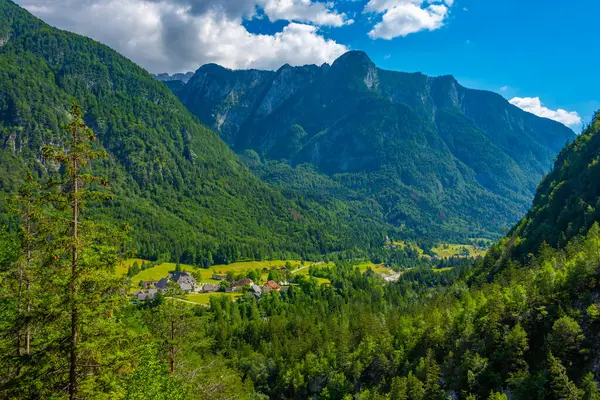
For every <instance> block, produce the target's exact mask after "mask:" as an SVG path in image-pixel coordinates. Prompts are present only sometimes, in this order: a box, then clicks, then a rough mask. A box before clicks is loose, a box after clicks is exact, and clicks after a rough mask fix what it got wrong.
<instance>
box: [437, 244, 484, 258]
mask: <svg viewBox="0 0 600 400" xmlns="http://www.w3.org/2000/svg"><path fill="white" fill-rule="evenodd" d="M431 251H433V252H434V253H435V254H436V255H437V256H438V257H439V258H450V257H483V256H485V253H486V250H483V249H481V248H479V247H476V246H473V245H471V244H448V243H442V244H440V245H439V246H437V247H434V248H432V249H431ZM467 252H468V255H467Z"/></svg>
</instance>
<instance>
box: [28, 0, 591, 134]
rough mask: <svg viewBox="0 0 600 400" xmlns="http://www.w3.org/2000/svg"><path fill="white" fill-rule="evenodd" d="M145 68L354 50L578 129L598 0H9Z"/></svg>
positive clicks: (269, 64)
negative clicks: (448, 78)
mask: <svg viewBox="0 0 600 400" xmlns="http://www.w3.org/2000/svg"><path fill="white" fill-rule="evenodd" d="M17 2H18V3H19V4H21V5H22V6H24V7H25V8H27V9H28V10H29V11H31V12H32V13H34V14H36V15H38V16H39V17H40V18H42V19H44V20H45V21H47V22H49V23H51V24H53V25H55V26H57V27H59V28H63V29H67V30H71V31H74V32H78V33H81V34H84V35H87V36H90V37H92V38H94V39H97V40H99V41H101V42H103V43H106V44H108V45H110V46H111V47H113V48H115V49H116V50H118V51H120V52H121V53H123V54H124V55H126V56H128V57H129V58H131V59H133V60H134V61H136V62H138V63H139V64H140V65H142V66H144V67H145V68H147V69H148V70H150V71H151V72H180V71H188V70H195V69H196V68H198V67H199V66H200V65H202V64H204V63H207V62H216V63H220V64H222V65H225V66H227V67H230V68H267V69H276V68H277V67H279V66H280V65H282V64H284V63H290V64H292V65H302V64H307V63H316V64H321V63H323V62H332V61H333V60H334V59H335V58H336V57H338V56H339V55H341V54H342V53H343V52H345V51H347V50H349V49H354V50H364V51H365V52H367V54H368V55H369V56H370V57H371V59H372V60H373V61H374V62H375V63H376V64H377V65H378V66H379V67H381V68H384V69H391V70H399V71H407V72H414V71H420V72H423V73H425V74H428V75H446V74H451V75H454V76H455V77H456V78H457V79H458V81H459V82H461V83H462V84H463V85H464V86H467V87H471V88H476V89H486V90H492V91H495V92H498V93H501V94H502V95H504V96H505V97H506V98H507V99H509V100H511V102H513V104H515V105H517V106H519V107H521V108H524V109H526V110H528V111H530V112H533V113H536V114H538V115H542V116H547V117H549V118H553V119H556V120H559V121H560V122H563V123H565V124H567V125H570V126H571V127H572V128H573V129H574V130H575V131H576V132H578V131H579V130H580V129H581V128H580V127H581V123H579V121H582V122H583V123H587V122H588V121H589V120H590V118H591V116H592V114H593V112H594V111H595V110H596V109H600V79H599V78H598V75H599V71H600V52H599V51H598V40H597V38H598V37H600V34H599V32H598V31H599V29H598V28H596V27H595V26H596V20H595V19H597V15H600V1H598V0H574V1H571V2H564V1H558V0H546V1H541V0H498V1H482V0H354V1H353V0H334V1H328V2H325V1H324V0H17Z"/></svg>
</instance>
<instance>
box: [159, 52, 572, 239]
mask: <svg viewBox="0 0 600 400" xmlns="http://www.w3.org/2000/svg"><path fill="white" fill-rule="evenodd" d="M170 87H171V88H172V90H173V91H174V92H175V93H176V94H177V96H178V97H179V98H180V100H181V101H182V102H183V103H184V104H185V105H186V106H187V108H188V109H189V110H190V111H191V112H192V113H194V114H195V115H197V116H198V117H199V118H200V119H201V120H202V121H203V122H204V123H206V124H207V125H208V126H210V127H211V128H212V129H214V130H215V131H217V132H218V133H219V135H220V136H221V138H222V139H223V140H224V141H225V142H226V143H227V144H228V145H229V146H230V147H231V148H232V149H234V150H235V151H236V152H237V153H238V154H242V155H243V157H242V158H243V159H244V160H246V161H248V160H249V159H251V160H252V162H251V166H252V168H253V170H254V171H255V172H256V173H257V174H258V175H259V176H261V177H262V178H263V179H266V180H267V181H268V182H270V183H272V184H276V185H279V186H281V187H283V188H285V189H290V188H293V189H294V190H297V191H298V192H300V193H302V194H307V195H308V194H311V193H314V192H319V193H321V194H329V195H331V196H334V197H337V198H340V199H342V200H347V199H348V198H352V197H357V196H358V197H359V198H362V199H367V198H368V199H370V200H372V201H374V202H375V203H377V204H378V205H379V206H380V207H381V210H382V212H383V215H384V218H385V220H386V222H389V223H391V224H393V225H395V226H397V227H403V228H406V230H407V231H413V232H419V233H420V234H421V235H423V234H425V235H439V236H440V237H446V238H447V237H462V236H465V235H466V236H473V235H483V236H490V235H492V236H494V235H497V234H499V233H500V232H501V230H502V228H503V226H508V225H511V224H513V223H514V222H515V221H517V220H518V219H519V218H521V217H522V216H523V215H524V213H525V212H526V210H527V209H528V207H529V205H530V202H531V200H532V198H533V194H534V191H535V188H536V185H537V184H538V182H539V181H540V180H541V178H542V177H543V176H544V175H545V174H546V173H547V172H548V171H549V169H550V167H551V166H552V160H553V158H554V157H555V156H556V154H557V153H558V151H559V150H560V149H561V148H562V147H563V146H564V145H565V143H566V142H567V141H569V140H572V139H573V138H574V137H575V134H574V132H573V131H572V130H571V129H569V128H567V127H565V126H564V125H562V124H560V123H557V122H555V121H552V120H549V119H544V118H539V117H537V116H535V115H533V114H530V113H527V112H525V111H523V110H521V109H519V108H517V107H515V106H513V105H511V104H510V103H509V102H508V101H506V100H505V99H504V98H503V97H502V96H500V95H498V94H496V93H492V92H486V91H479V90H471V89H467V88H464V87H462V86H461V85H460V84H459V83H458V82H457V81H456V80H455V79H454V78H453V77H452V76H441V77H428V76H425V75H423V74H421V73H403V72H396V71H386V70H382V69H379V68H377V66H376V65H375V64H374V63H373V62H372V61H371V60H370V59H369V57H368V56H367V55H366V54H365V53H364V52H361V51H350V52H348V53H346V54H344V55H342V56H341V57H340V58H338V59H337V60H336V61H335V62H334V63H333V64H332V65H328V64H324V65H321V66H316V65H306V66H302V67H291V66H289V65H287V64H286V65H284V66H282V67H281V68H279V69H278V70H277V71H261V70H230V69H226V68H224V67H221V66H219V65H216V64H207V65H204V66H202V67H200V68H199V69H198V70H197V71H196V73H195V74H194V76H193V77H192V78H191V79H190V80H189V82H188V83H187V84H185V85H177V86H173V85H171V86H170ZM249 152H250V153H249ZM252 152H255V153H256V155H258V158H256V157H253V156H252V154H253V153H252ZM248 155H250V158H248V157H247V156H248ZM274 170H277V171H278V172H277V173H273V171H274ZM283 171H285V174H284V173H283ZM307 171H310V175H311V177H308V176H307V173H308V172H307ZM283 175H285V177H283ZM313 180H314V181H315V182H317V181H318V182H321V183H320V184H314V182H312V181H313ZM309 181H310V182H309ZM323 182H327V184H325V186H320V185H322V184H323ZM333 186H335V187H337V188H338V189H336V190H332V189H331V188H332V187H333ZM339 187H343V188H344V189H345V191H342V192H343V194H340V190H339Z"/></svg>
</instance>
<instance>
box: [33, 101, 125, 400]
mask: <svg viewBox="0 0 600 400" xmlns="http://www.w3.org/2000/svg"><path fill="white" fill-rule="evenodd" d="M70 114H71V120H70V122H69V123H68V124H67V125H66V131H67V133H68V135H69V140H70V143H69V147H68V149H67V150H65V149H62V148H58V147H52V146H45V147H44V148H43V155H44V158H45V159H46V160H47V161H48V162H54V163H57V164H58V165H61V166H62V167H63V168H64V175H63V179H62V180H60V181H58V182H54V183H55V189H56V190H55V191H54V192H53V193H52V196H51V200H52V204H53V205H54V208H55V209H56V212H57V214H56V216H55V220H54V221H53V222H54V223H55V225H56V226H55V230H54V232H53V238H52V239H53V240H51V243H50V246H48V248H47V250H48V255H49V257H48V258H47V260H48V263H47V268H50V269H51V270H53V271H55V275H56V276H55V277H54V279H50V280H48V281H49V283H50V284H51V285H56V287H54V288H53V287H48V288H47V289H48V291H49V292H53V293H56V291H57V289H59V290H60V289H62V288H64V289H65V290H64V291H63V293H65V295H64V299H62V300H63V301H59V302H57V303H56V302H55V303H54V304H53V306H54V307H56V310H53V311H54V312H57V314H58V315H60V314H62V313H64V314H67V315H68V321H69V323H68V327H64V328H67V329H66V330H67V332H65V336H66V339H67V343H68V346H67V348H68V350H67V353H68V354H67V360H66V365H67V366H68V384H67V385H66V387H67V390H68V393H69V398H70V399H75V398H78V397H81V395H82V392H85V391H93V390H95V389H93V388H94V386H95V385H96V383H98V382H97V381H102V379H103V378H102V379H101V377H102V374H103V373H104V372H106V368H105V367H106V366H107V365H110V363H108V360H109V359H111V356H110V354H109V352H106V353H103V352H102V351H100V349H101V348H102V347H103V346H107V345H110V339H111V338H114V336H116V335H118V327H117V322H116V321H114V320H113V321H110V319H111V318H112V316H113V312H114V310H116V309H117V308H118V307H119V306H120V305H121V304H122V300H123V298H124V297H123V293H124V292H123V291H122V289H121V284H120V281H119V279H117V278H116V277H115V276H114V274H113V270H114V266H115V265H116V262H117V260H118V254H117V250H116V249H118V248H120V242H122V238H123V234H122V232H118V231H116V230H115V229H114V228H112V227H109V226H104V225H101V224H97V223H94V222H91V221H88V220H86V219H84V218H82V217H83V214H82V213H83V212H84V210H85V207H86V204H87V202H89V201H102V200H107V199H109V198H110V195H109V194H108V193H107V192H102V191H97V190H92V189H91V188H90V186H92V185H96V186H97V185H101V186H107V185H108V183H107V182H106V180H105V179H103V178H100V177H98V176H94V175H91V174H88V173H85V169H86V168H87V167H88V166H89V164H90V162H91V161H93V160H95V159H97V158H101V157H104V156H105V152H104V151H97V150H94V149H93V147H92V144H91V142H93V141H95V139H96V138H95V135H94V133H93V131H92V130H91V129H90V128H88V127H87V125H86V124H85V123H84V121H83V115H82V112H81V110H80V108H79V107H78V106H77V105H76V104H74V105H73V107H72V109H71V111H70ZM56 321H57V324H58V325H59V326H58V327H57V328H58V329H59V332H60V330H61V329H60V328H61V326H60V322H58V321H60V319H57V320H56ZM63 332H64V331H63ZM111 361H114V360H111ZM82 379H85V381H86V383H85V389H84V390H80V386H81V384H82V382H81V380H82ZM101 384H102V385H106V382H101ZM107 390H110V389H107Z"/></svg>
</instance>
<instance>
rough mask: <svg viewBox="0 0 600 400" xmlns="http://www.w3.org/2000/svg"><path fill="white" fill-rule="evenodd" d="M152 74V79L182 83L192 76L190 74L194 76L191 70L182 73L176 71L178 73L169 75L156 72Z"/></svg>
mask: <svg viewBox="0 0 600 400" xmlns="http://www.w3.org/2000/svg"><path fill="white" fill-rule="evenodd" d="M152 76H153V77H154V79H157V80H159V81H162V82H172V81H181V82H183V83H188V81H189V80H190V79H191V78H192V76H194V73H193V72H191V71H190V72H186V73H185V74H184V73H178V74H173V75H169V74H164V73H163V74H157V75H154V74H152Z"/></svg>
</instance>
